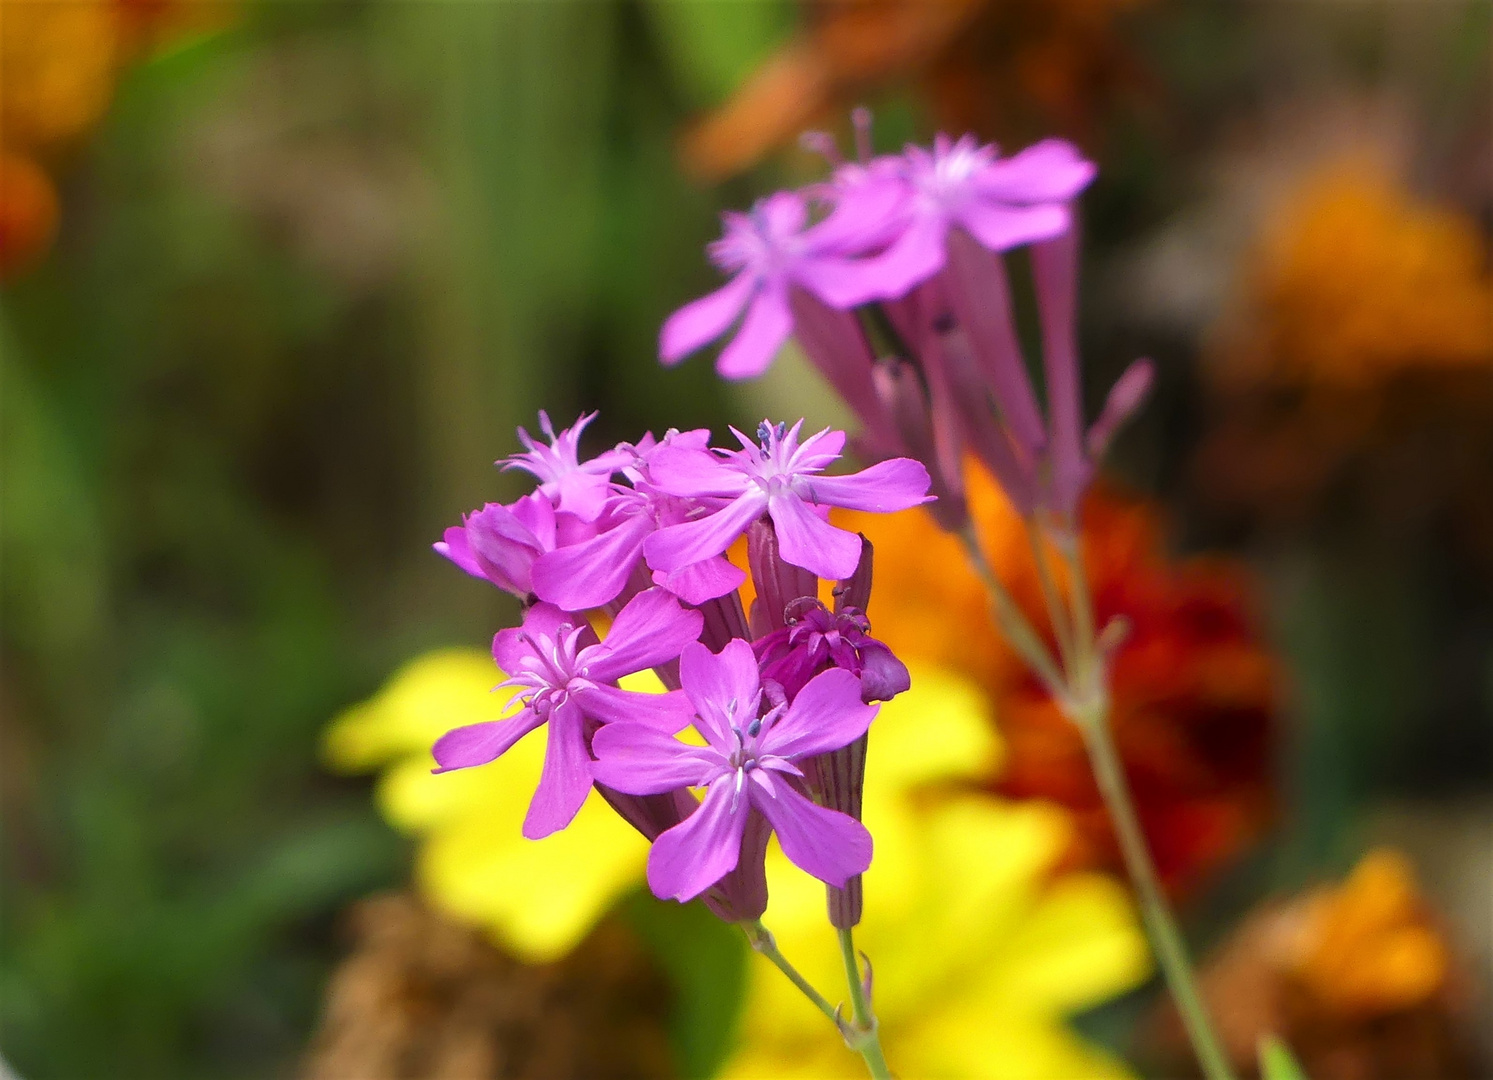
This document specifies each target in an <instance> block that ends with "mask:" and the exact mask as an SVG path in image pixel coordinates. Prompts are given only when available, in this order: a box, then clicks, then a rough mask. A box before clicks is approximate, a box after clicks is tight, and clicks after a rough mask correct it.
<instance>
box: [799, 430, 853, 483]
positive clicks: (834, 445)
mask: <svg viewBox="0 0 1493 1080" xmlns="http://www.w3.org/2000/svg"><path fill="white" fill-rule="evenodd" d="M803 424H804V422H803V421H802V420H800V421H799V422H798V423H796V424H794V425H793V427H792V429H791V430H790V431H789V435H790V436H792V437H794V438H795V439H796V438H797V436H798V429H799V428H801V427H803ZM844 449H845V433H844V432H843V431H840V430H838V429H836V428H823V429H822V430H820V431H816V432H814V434H812V435H810V436H809V437H808V438H807V439H805V440H804V441H803V443H802V444H800V446H799V447H798V449H797V450H795V451H794V452H793V456H792V459H791V461H792V464H791V466H790V468H791V471H793V472H804V471H806V470H809V471H812V470H817V469H824V468H828V467H829V466H830V465H833V464H834V463H835V462H836V461H837V460H839V457H840V454H841V453H842V452H843V451H844Z"/></svg>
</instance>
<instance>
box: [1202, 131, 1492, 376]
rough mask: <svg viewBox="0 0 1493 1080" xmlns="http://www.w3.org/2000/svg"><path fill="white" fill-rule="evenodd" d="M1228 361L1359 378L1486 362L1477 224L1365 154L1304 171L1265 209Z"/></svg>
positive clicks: (1266, 370) (1486, 318) (1285, 372)
mask: <svg viewBox="0 0 1493 1080" xmlns="http://www.w3.org/2000/svg"><path fill="white" fill-rule="evenodd" d="M1223 336H1224V339H1225V340H1224V347H1223V353H1224V357H1225V361H1226V362H1227V363H1228V364H1229V365H1231V366H1232V367H1234V368H1242V369H1244V371H1245V372H1247V373H1249V374H1251V375H1254V376H1260V375H1265V376H1269V377H1273V378H1277V379H1283V380H1287V381H1291V382H1297V383H1303V384H1328V385H1341V386H1349V387H1352V386H1363V385H1365V384H1371V383H1374V382H1379V381H1382V380H1383V379H1385V378H1386V377H1387V376H1391V375H1393V374H1395V373H1396V372H1397V371H1399V370H1400V369H1402V368H1406V367H1420V366H1430V367H1445V368H1458V367H1480V368H1484V369H1488V368H1493V277H1490V276H1489V274H1488V271H1487V254H1486V252H1485V250H1484V243H1483V238H1482V234H1481V232H1480V231H1479V229H1478V227H1477V225H1476V223H1475V222H1474V221H1472V220H1471V219H1470V218H1469V217H1467V216H1466V215H1464V214H1461V213H1459V212H1457V211H1454V210H1450V209H1446V208H1442V207H1438V206H1434V205H1430V204H1428V203H1424V202H1422V201H1420V200H1418V199H1416V198H1415V197H1414V196H1413V195H1412V194H1411V193H1410V192H1409V191H1408V190H1406V189H1405V188H1404V187H1403V186H1402V185H1400V184H1398V183H1396V182H1395V181H1394V179H1393V178H1392V177H1391V176H1390V175H1389V174H1388V173H1387V171H1386V170H1385V169H1384V168H1383V167H1381V166H1378V165H1375V164H1373V163H1371V161H1370V160H1369V159H1368V158H1363V159H1350V160H1347V161H1337V162H1332V163H1330V164H1328V165H1327V166H1325V167H1323V168H1321V169H1320V170H1318V171H1316V172H1314V173H1312V174H1310V175H1309V176H1307V177H1306V179H1305V180H1304V181H1303V182H1302V184H1301V185H1300V187H1299V188H1298V189H1296V190H1295V191H1293V192H1291V193H1290V194H1289V195H1288V196H1287V197H1286V199H1285V200H1284V201H1283V202H1282V204H1281V205H1280V206H1279V207H1278V209H1277V210H1276V212H1275V213H1274V214H1273V215H1272V220H1271V225H1270V227H1269V229H1268V230H1267V232H1266V233H1265V235H1264V237H1263V239H1262V240H1261V242H1260V244H1259V247H1258V249H1257V250H1256V251H1255V252H1254V254H1253V255H1252V256H1251V258H1250V260H1249V262H1248V264H1247V267H1246V270H1245V277H1244V297H1243V304H1242V310H1240V311H1239V312H1238V313H1237V314H1236V315H1235V317H1234V320H1233V321H1232V322H1231V323H1230V324H1228V325H1227V326H1226V328H1225V329H1224V331H1223Z"/></svg>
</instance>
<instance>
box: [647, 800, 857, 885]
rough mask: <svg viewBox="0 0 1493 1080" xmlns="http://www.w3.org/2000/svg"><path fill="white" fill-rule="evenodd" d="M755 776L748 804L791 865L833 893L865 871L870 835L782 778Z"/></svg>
mask: <svg viewBox="0 0 1493 1080" xmlns="http://www.w3.org/2000/svg"><path fill="white" fill-rule="evenodd" d="M757 777H761V782H760V783H756V782H754V783H752V784H751V785H749V790H750V791H751V801H752V805H753V806H755V807H756V808H757V809H758V810H760V811H761V812H762V816H763V817H765V818H767V820H768V821H770V822H771V823H772V827H773V831H774V832H776V833H777V834H778V843H779V844H781V845H782V846H783V854H784V855H786V856H788V859H789V861H790V862H792V863H793V864H794V865H795V866H797V867H798V868H799V869H800V870H803V871H805V872H806V873H809V874H812V875H813V876H814V877H816V878H818V879H819V880H820V881H823V882H825V883H826V884H828V885H833V886H835V887H836V888H841V887H843V886H844V884H845V882H846V881H848V880H849V879H850V878H853V877H855V875H856V874H863V873H865V872H866V868H867V867H869V866H870V865H871V834H870V833H869V832H867V831H866V827H865V826H864V825H862V824H861V823H860V822H859V821H856V820H855V818H853V817H850V816H849V815H848V814H842V813H840V812H839V811H838V810H827V809H825V808H824V807H822V806H816V805H815V804H814V803H812V802H810V801H809V800H808V799H806V798H804V797H803V796H802V795H800V794H799V793H798V792H797V791H795V790H794V789H793V788H792V786H790V785H789V784H788V783H787V782H786V781H784V780H783V779H781V778H775V779H774V778H769V776H768V775H767V774H765V773H762V772H760V771H759V772H758V773H757V774H756V775H755V776H754V777H753V779H754V780H756V779H757ZM717 783H718V785H719V786H725V785H724V783H722V782H719V781H718V782H717ZM769 789H770V790H769ZM712 790H713V789H712ZM655 891H656V890H655Z"/></svg>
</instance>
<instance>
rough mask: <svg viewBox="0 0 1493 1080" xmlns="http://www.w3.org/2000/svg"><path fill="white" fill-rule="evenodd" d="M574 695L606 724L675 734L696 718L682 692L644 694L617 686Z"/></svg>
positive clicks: (582, 688)
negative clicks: (648, 728)
mask: <svg viewBox="0 0 1493 1080" xmlns="http://www.w3.org/2000/svg"><path fill="white" fill-rule="evenodd" d="M572 693H573V695H574V697H575V700H576V701H578V702H579V703H580V706H581V711H582V712H584V713H585V714H586V715H587V716H590V717H593V718H595V719H597V720H600V721H601V722H602V723H604V724H613V723H618V722H623V723H637V724H648V725H649V726H651V727H656V728H658V729H659V730H660V731H667V732H669V733H671V734H672V733H673V732H676V731H680V730H682V729H683V728H685V727H688V726H689V722H690V721H691V720H693V719H694V717H695V710H694V707H693V706H691V705H690V703H689V699H688V698H687V697H685V696H684V695H683V694H681V693H680V692H679V691H678V690H671V691H669V692H668V693H666V694H644V693H640V692H638V691H636V690H623V689H621V688H620V687H616V686H578V687H576V689H575V690H573V691H572Z"/></svg>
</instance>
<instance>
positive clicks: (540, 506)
mask: <svg viewBox="0 0 1493 1080" xmlns="http://www.w3.org/2000/svg"><path fill="white" fill-rule="evenodd" d="M508 511H509V512H510V513H511V514H512V515H513V518H514V520H515V521H517V522H518V523H519V524H520V525H522V526H523V527H524V528H526V529H528V530H529V533H530V535H532V536H533V537H534V539H535V540H537V541H538V542H539V550H540V551H548V550H550V549H551V548H553V547H554V546H555V504H554V503H552V502H550V501H549V499H547V498H546V497H545V495H544V492H542V491H533V492H530V493H529V494H528V495H525V496H524V497H523V498H522V499H519V500H518V501H517V502H514V503H510V504H509V506H508Z"/></svg>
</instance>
